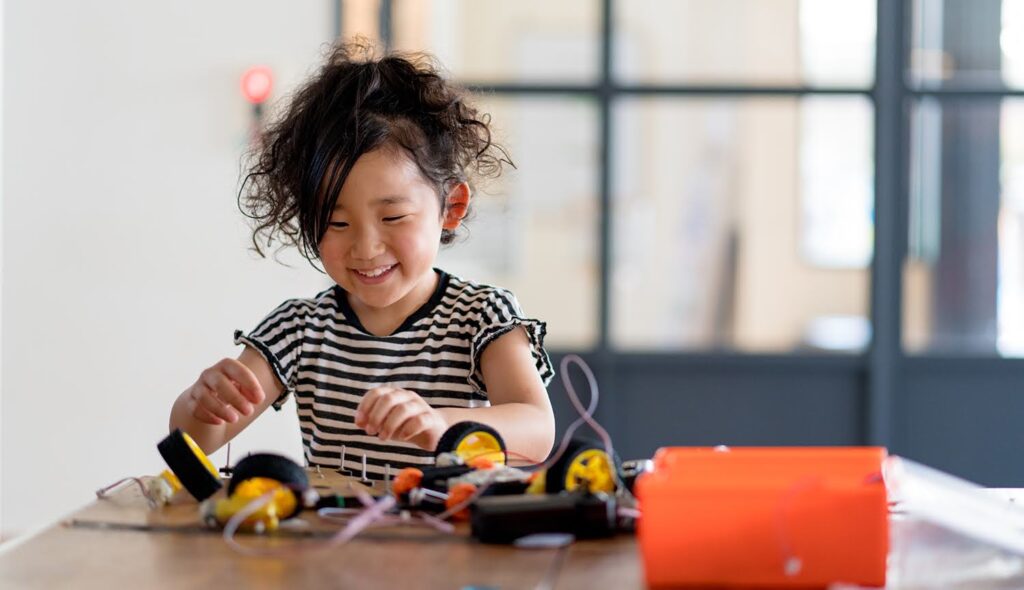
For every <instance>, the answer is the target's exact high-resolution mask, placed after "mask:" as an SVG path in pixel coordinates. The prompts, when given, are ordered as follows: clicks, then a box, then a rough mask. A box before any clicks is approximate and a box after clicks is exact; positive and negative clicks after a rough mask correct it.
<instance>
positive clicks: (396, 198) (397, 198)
mask: <svg viewBox="0 0 1024 590" xmlns="http://www.w3.org/2000/svg"><path fill="white" fill-rule="evenodd" d="M409 201H412V199H410V198H409V197H403V196H401V195H385V196H383V197H377V198H376V199H374V200H373V201H371V202H370V204H371V205H397V204H400V203H408V202H409ZM344 208H345V207H344V206H343V205H342V204H341V203H340V202H339V203H335V205H334V210H335V211H337V210H338V209H344Z"/></svg>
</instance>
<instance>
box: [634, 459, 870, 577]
mask: <svg viewBox="0 0 1024 590" xmlns="http://www.w3.org/2000/svg"><path fill="white" fill-rule="evenodd" d="M885 457H886V450H885V449H884V448H880V447H856V448H853V447H801V448H795V447H774V448H772V447H766V448H739V447H734V448H729V449H725V448H722V447H719V448H691V447H674V448H663V449H659V450H658V452H657V453H656V454H655V456H654V469H653V470H652V471H651V472H650V473H647V474H645V475H643V476H641V478H640V479H639V480H638V481H637V484H636V493H637V499H638V500H639V503H640V509H641V511H642V514H643V516H642V517H641V519H640V522H639V523H638V525H637V526H638V528H637V535H638V538H639V543H640V550H641V553H642V555H643V562H644V570H645V573H646V577H647V585H648V586H650V587H651V588H667V587H680V586H700V587H708V586H712V587H745V588H824V587H827V586H828V585H829V584H831V583H835V582H846V583H851V584H858V585H862V586H884V585H885V566H886V555H887V554H888V550H889V519H888V503H887V499H886V491H885V484H884V482H883V481H882V477H881V469H882V462H883V460H884V459H885Z"/></svg>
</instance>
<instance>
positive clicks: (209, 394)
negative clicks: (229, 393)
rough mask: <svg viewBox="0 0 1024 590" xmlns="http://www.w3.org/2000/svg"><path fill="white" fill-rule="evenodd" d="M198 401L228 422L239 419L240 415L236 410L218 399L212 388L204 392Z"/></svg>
mask: <svg viewBox="0 0 1024 590" xmlns="http://www.w3.org/2000/svg"><path fill="white" fill-rule="evenodd" d="M197 401H198V402H199V404H200V405H201V406H202V407H203V408H206V410H207V411H209V412H210V413H211V414H213V415H214V416H216V417H218V418H221V419H223V420H226V421H227V422H234V421H235V420H238V416H236V415H235V411H234V410H232V409H231V408H230V407H228V406H227V405H226V404H224V403H223V402H222V401H220V400H219V399H217V397H216V396H215V395H214V392H213V391H212V390H210V389H207V390H206V391H205V392H203V394H202V395H201V396H199V399H198V400H197Z"/></svg>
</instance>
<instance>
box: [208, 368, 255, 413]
mask: <svg viewBox="0 0 1024 590" xmlns="http://www.w3.org/2000/svg"><path fill="white" fill-rule="evenodd" d="M203 384H204V385H206V386H207V387H209V388H210V389H211V390H213V391H215V392H217V398H218V399H220V400H221V401H222V402H224V403H226V404H229V405H231V406H232V407H234V408H235V409H236V410H238V411H239V412H241V413H242V414H243V415H245V416H248V415H250V414H252V412H253V406H252V404H251V403H249V400H247V399H245V396H244V395H242V392H241V391H239V390H238V387H237V386H236V385H235V382H234V381H232V380H231V379H229V378H228V377H227V375H225V374H224V373H217V372H213V373H211V374H210V375H209V376H208V377H207V378H206V379H205V380H204V381H203Z"/></svg>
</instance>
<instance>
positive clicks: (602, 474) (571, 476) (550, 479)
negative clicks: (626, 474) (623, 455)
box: [544, 438, 619, 494]
mask: <svg viewBox="0 0 1024 590" xmlns="http://www.w3.org/2000/svg"><path fill="white" fill-rule="evenodd" d="M613 469H614V470H618V469H619V466H618V461H617V460H615V459H609V457H608V453H607V452H606V451H605V449H604V447H603V446H602V445H600V444H598V443H596V442H593V441H589V440H585V439H579V438H577V439H573V440H572V442H570V443H569V446H568V447H566V449H565V452H564V453H562V456H561V457H559V458H558V461H555V463H554V465H552V466H551V467H550V468H548V470H547V473H546V474H545V475H544V486H545V491H546V492H547V493H549V494H557V493H558V492H561V491H562V490H565V491H569V492H572V491H575V490H576V489H578V488H579V487H580V484H581V483H582V482H587V489H588V490H589V491H590V492H605V493H609V494H610V493H613V492H614V491H615V474H614V472H613V471H612V470H613Z"/></svg>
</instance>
